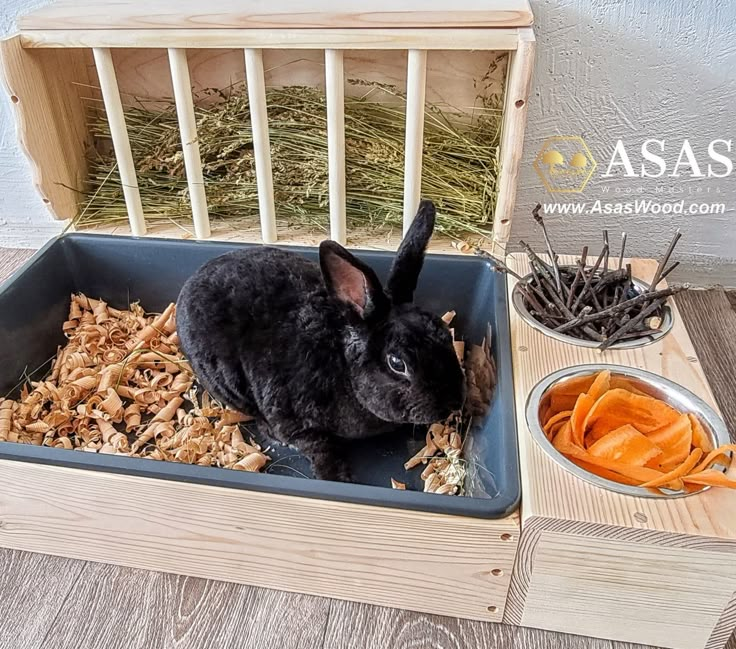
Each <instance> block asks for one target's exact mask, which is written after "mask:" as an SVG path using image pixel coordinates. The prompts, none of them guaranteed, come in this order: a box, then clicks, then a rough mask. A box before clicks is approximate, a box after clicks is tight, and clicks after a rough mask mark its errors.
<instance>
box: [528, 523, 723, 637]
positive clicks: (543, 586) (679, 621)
mask: <svg viewBox="0 0 736 649" xmlns="http://www.w3.org/2000/svg"><path fill="white" fill-rule="evenodd" d="M728 556H729V555H728V554H724V553H723V552H712V551H710V552H709V551H703V550H698V549H694V548H693V549H683V548H678V547H663V546H661V545H649V544H644V543H631V542H627V541H620V540H615V539H605V538H595V539H591V538H589V537H581V536H576V535H573V534H562V533H555V532H545V533H544V534H543V535H542V538H541V540H540V542H539V544H538V545H537V548H536V551H535V554H534V569H533V572H532V577H531V584H530V588H529V591H528V593H527V599H526V606H525V612H524V617H523V618H522V624H523V625H524V626H532V627H541V628H545V629H551V630H554V631H563V632H570V631H572V630H574V631H575V632H576V633H580V634H581V635H589V636H596V637H602V638H611V637H614V638H617V639H618V640H624V641H628V642H637V643H642V644H653V645H657V646H666V647H678V648H680V649H703V647H705V646H706V644H707V642H708V639H709V638H710V635H711V632H712V630H713V628H714V627H715V625H716V624H717V623H718V621H719V619H720V617H721V614H722V612H723V610H724V608H726V606H727V605H728V603H729V601H730V600H731V598H732V597H733V594H734V585H735V584H736V565H734V564H733V562H729V561H728V560H727V559H726V557H728ZM604 566H605V568H603V567H604ZM581 610H584V611H585V615H581V614H580V611H581ZM624 621H625V623H624Z"/></svg>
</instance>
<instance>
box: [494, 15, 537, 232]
mask: <svg viewBox="0 0 736 649" xmlns="http://www.w3.org/2000/svg"><path fill="white" fill-rule="evenodd" d="M519 37H520V40H519V47H518V48H517V50H516V51H515V52H512V53H511V55H510V61H509V71H508V77H507V79H506V82H507V83H506V98H505V100H504V118H503V127H502V130H501V159H500V164H499V166H500V170H501V171H500V174H499V178H498V200H497V201H496V212H495V215H494V221H493V240H494V243H496V244H498V245H499V246H501V247H504V246H505V245H506V243H507V242H508V240H509V237H510V236H511V221H512V219H513V216H514V207H515V205H516V190H517V186H518V183H519V165H520V163H521V155H522V152H523V150H524V130H525V128H526V115H527V104H528V101H529V90H530V88H531V79H532V70H533V68H534V50H535V45H536V43H535V40H534V32H533V31H532V29H531V28H526V29H520V30H519Z"/></svg>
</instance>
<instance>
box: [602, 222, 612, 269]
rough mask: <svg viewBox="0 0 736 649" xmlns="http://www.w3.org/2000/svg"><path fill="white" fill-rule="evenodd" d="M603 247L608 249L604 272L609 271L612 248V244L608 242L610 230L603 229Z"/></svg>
mask: <svg viewBox="0 0 736 649" xmlns="http://www.w3.org/2000/svg"><path fill="white" fill-rule="evenodd" d="M603 249H604V250H605V251H606V257H605V259H604V261H603V272H604V273H607V272H608V255H609V252H610V250H611V246H610V245H609V244H608V230H603Z"/></svg>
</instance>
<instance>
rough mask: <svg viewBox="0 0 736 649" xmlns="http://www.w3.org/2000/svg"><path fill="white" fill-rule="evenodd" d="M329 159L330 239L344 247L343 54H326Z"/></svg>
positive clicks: (345, 226)
mask: <svg viewBox="0 0 736 649" xmlns="http://www.w3.org/2000/svg"><path fill="white" fill-rule="evenodd" d="M325 81H326V83H325V86H326V96H327V97H326V98H327V157H328V161H329V179H330V237H331V238H332V239H333V240H334V241H337V242H338V243H341V244H343V245H344V244H345V239H346V237H347V223H346V215H345V210H346V204H345V200H346V197H345V72H344V68H343V56H342V50H325Z"/></svg>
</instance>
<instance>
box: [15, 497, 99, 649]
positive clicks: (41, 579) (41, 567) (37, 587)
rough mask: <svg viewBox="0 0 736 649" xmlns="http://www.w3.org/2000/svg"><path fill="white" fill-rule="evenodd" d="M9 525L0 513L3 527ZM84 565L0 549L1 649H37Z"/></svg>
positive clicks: (68, 560)
mask: <svg viewBox="0 0 736 649" xmlns="http://www.w3.org/2000/svg"><path fill="white" fill-rule="evenodd" d="M4 525H6V523H5V522H4V520H3V519H2V509H0V527H1V526H4ZM85 565H86V564H85V562H84V561H72V560H70V559H62V558H60V557H44V556H41V555H38V554H29V553H27V552H17V551H15V550H2V549H0V602H2V604H0V608H1V609H2V612H1V613H0V647H3V648H5V647H7V648H8V649H11V648H12V649H38V647H40V646H42V642H43V639H44V637H45V636H46V634H47V633H49V631H50V630H51V628H52V627H53V624H54V620H55V618H56V616H57V615H58V614H59V613H60V612H61V610H62V609H63V607H64V598H65V597H66V595H67V593H69V591H70V590H71V589H72V587H73V586H74V584H75V583H76V582H77V580H78V579H79V576H80V574H81V573H82V571H83V570H84V568H85Z"/></svg>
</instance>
